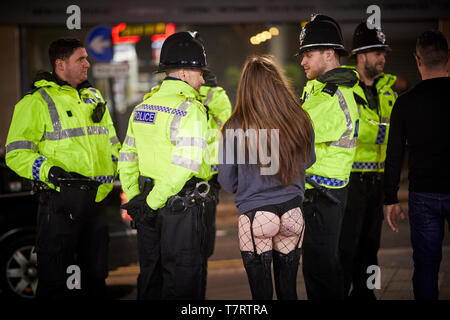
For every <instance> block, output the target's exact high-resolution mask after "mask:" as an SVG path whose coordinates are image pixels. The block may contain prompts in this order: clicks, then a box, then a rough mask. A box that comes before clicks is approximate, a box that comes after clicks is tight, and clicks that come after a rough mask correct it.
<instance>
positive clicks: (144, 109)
mask: <svg viewBox="0 0 450 320" xmlns="http://www.w3.org/2000/svg"><path fill="white" fill-rule="evenodd" d="M205 69H206V56H205V52H204V48H203V45H202V43H201V42H200V41H199V40H198V34H197V33H192V32H179V33H175V34H173V35H171V36H170V37H168V38H167V39H166V40H165V41H164V44H163V46H162V49H161V56H160V63H159V69H158V71H159V72H165V73H166V75H167V77H166V78H165V79H164V81H163V82H162V84H161V86H160V87H159V88H155V89H154V90H152V92H150V94H147V95H146V96H145V100H144V101H143V102H142V103H141V104H139V105H137V106H136V107H135V109H134V111H133V113H132V115H131V117H130V120H129V125H128V131H127V136H126V138H125V141H124V146H123V148H122V150H121V152H120V157H119V173H120V178H121V182H122V187H123V189H124V191H125V194H126V196H127V198H128V199H130V201H129V202H128V203H127V204H126V205H125V206H124V208H125V209H127V210H128V213H129V214H130V216H131V217H132V218H133V220H134V221H135V223H136V227H137V232H138V250H139V263H140V274H139V277H138V299H200V298H201V283H202V279H201V278H202V274H203V271H202V267H203V263H202V261H203V260H202V257H203V252H202V248H203V247H202V246H203V241H204V225H203V221H202V218H203V217H202V213H203V201H204V199H205V198H204V197H205V194H206V193H207V191H208V188H207V187H208V186H207V183H206V182H204V181H202V180H203V179H207V178H208V177H209V174H210V167H209V165H207V163H206V162H205V161H204V160H205V157H206V156H205V154H206V148H207V141H206V131H207V117H206V110H205V108H204V106H203V105H202V104H201V103H200V102H199V101H198V99H199V93H198V90H200V87H201V86H202V85H203V84H204V80H203V77H202V73H203V70H205ZM205 185H206V187H205Z"/></svg>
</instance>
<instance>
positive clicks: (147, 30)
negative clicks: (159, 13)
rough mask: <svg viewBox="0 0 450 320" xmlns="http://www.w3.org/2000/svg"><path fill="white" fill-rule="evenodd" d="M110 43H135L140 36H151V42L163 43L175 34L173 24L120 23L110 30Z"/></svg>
mask: <svg viewBox="0 0 450 320" xmlns="http://www.w3.org/2000/svg"><path fill="white" fill-rule="evenodd" d="M111 33H112V43H113V44H118V43H136V42H139V40H141V37H142V36H148V35H151V36H152V37H151V39H152V41H153V42H155V41H163V40H165V39H166V38H167V37H168V36H170V35H171V34H173V33H175V24H173V23H168V24H167V25H166V24H165V23H156V24H142V25H127V24H126V23H120V24H118V25H116V26H115V27H113V28H112V32H111Z"/></svg>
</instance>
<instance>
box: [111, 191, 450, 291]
mask: <svg viewBox="0 0 450 320" xmlns="http://www.w3.org/2000/svg"><path fill="white" fill-rule="evenodd" d="M399 199H400V202H401V204H402V207H403V209H404V210H405V212H407V202H406V200H407V191H406V190H405V187H404V188H403V189H401V190H400V193H399ZM216 224H217V238H216V247H215V252H214V254H213V255H212V256H211V258H210V260H209V263H208V279H207V291H206V299H207V300H250V299H251V294H250V289H249V285H248V280H247V275H246V273H245V270H244V267H243V265H242V261H241V258H240V252H239V244H238V236H237V209H236V207H235V206H234V202H233V196H232V195H230V194H227V193H225V192H223V191H222V192H221V195H220V203H219V205H218V208H217V223H216ZM399 229H400V232H399V233H394V232H393V231H392V230H391V229H390V228H389V226H388V225H387V222H386V221H384V223H383V230H382V239H381V247H380V250H379V253H378V258H379V267H380V275H381V285H380V289H375V295H376V296H377V298H378V299H379V300H413V299H414V295H413V289H412V275H413V261H412V249H411V244H410V240H409V223H408V221H407V220H405V221H401V222H400V223H399ZM300 263H301V261H300ZM138 274H139V266H138V265H137V264H136V265H131V266H128V267H121V268H119V269H117V270H114V271H111V272H110V273H109V277H108V279H107V285H108V295H109V298H111V299H120V300H134V299H136V293H137V290H136V279H137V276H138ZM297 291H298V296H299V299H300V300H306V299H307V296H306V290H305V284H304V280H303V275H302V267H301V265H300V268H299V272H298V277H297ZM439 299H440V300H450V234H449V230H448V226H447V228H446V235H445V238H444V243H443V258H442V262H441V268H440V273H439Z"/></svg>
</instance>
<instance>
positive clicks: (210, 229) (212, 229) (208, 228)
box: [202, 175, 220, 299]
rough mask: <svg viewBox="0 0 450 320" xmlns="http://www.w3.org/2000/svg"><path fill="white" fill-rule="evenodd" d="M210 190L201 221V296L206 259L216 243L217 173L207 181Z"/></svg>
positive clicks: (205, 275)
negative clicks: (203, 233) (202, 231)
mask: <svg viewBox="0 0 450 320" xmlns="http://www.w3.org/2000/svg"><path fill="white" fill-rule="evenodd" d="M209 186H210V191H209V194H208V197H207V200H206V201H205V203H204V213H203V223H204V226H205V241H204V242H203V245H204V248H203V250H202V252H203V268H202V270H203V276H202V297H203V299H204V298H205V295H206V280H207V278H208V259H209V257H211V256H212V255H213V253H214V247H215V244H216V231H217V228H216V212H217V204H218V203H219V191H220V184H219V183H218V182H217V175H216V176H214V177H213V178H212V179H211V180H210V181H209Z"/></svg>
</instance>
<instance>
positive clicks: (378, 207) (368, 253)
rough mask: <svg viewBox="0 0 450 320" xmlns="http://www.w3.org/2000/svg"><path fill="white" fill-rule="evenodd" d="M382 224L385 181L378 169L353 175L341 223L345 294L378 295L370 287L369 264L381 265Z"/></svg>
mask: <svg viewBox="0 0 450 320" xmlns="http://www.w3.org/2000/svg"><path fill="white" fill-rule="evenodd" d="M382 224H383V181H382V178H381V175H380V174H377V173H358V172H354V173H352V174H351V175H350V184H349V189H348V200H347V208H346V211H345V215H344V221H343V223H342V231H341V239H340V254H341V263H342V268H343V270H344V286H345V296H348V295H349V292H350V285H351V284H353V288H352V291H351V293H350V298H353V299H369V300H374V299H376V297H375V294H374V292H373V290H371V289H368V288H367V278H368V277H369V276H370V274H368V273H367V267H369V266H370V265H378V258H377V254H378V249H379V248H380V238H381V227H382Z"/></svg>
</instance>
